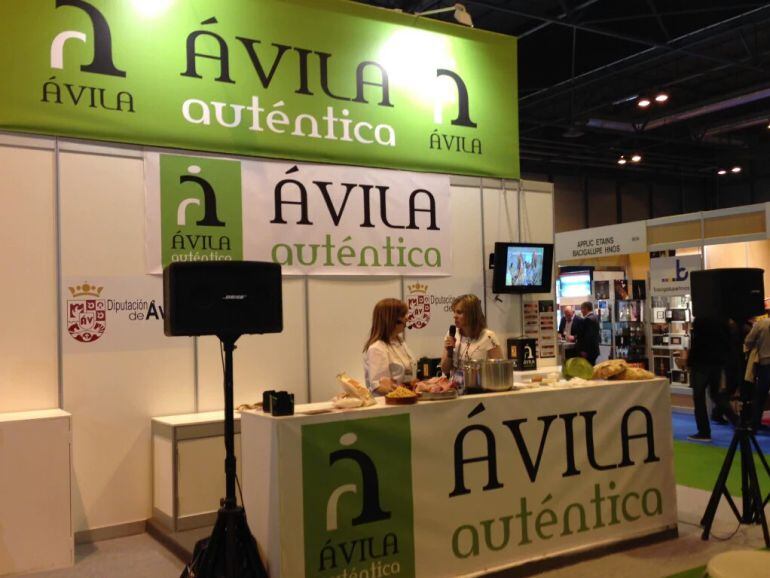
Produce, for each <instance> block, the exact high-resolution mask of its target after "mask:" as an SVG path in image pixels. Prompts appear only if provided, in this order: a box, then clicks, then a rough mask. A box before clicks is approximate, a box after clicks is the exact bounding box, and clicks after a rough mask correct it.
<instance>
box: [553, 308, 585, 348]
mask: <svg viewBox="0 0 770 578" xmlns="http://www.w3.org/2000/svg"><path fill="white" fill-rule="evenodd" d="M561 313H562V315H561V321H559V336H560V337H561V338H562V339H563V340H564V341H567V342H569V343H572V342H574V341H575V336H576V335H577V334H578V331H579V328H580V323H581V322H582V321H583V319H582V318H581V317H576V316H575V310H574V309H572V305H565V306H564V308H563V309H562V311H561Z"/></svg>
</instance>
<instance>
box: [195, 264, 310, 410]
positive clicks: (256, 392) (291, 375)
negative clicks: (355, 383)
mask: <svg viewBox="0 0 770 578" xmlns="http://www.w3.org/2000/svg"><path fill="white" fill-rule="evenodd" d="M305 333H306V331H305V279H304V278H301V277H284V279H283V332H281V333H276V334H265V335H244V336H242V337H241V338H240V339H239V340H238V341H237V342H236V346H237V348H236V350H235V351H234V352H233V369H234V375H233V384H234V399H235V406H236V407H237V406H238V405H240V404H242V403H255V402H257V401H262V392H263V391H266V390H268V389H275V390H286V391H289V392H291V393H293V394H294V401H295V403H307V402H308V401H309V400H308V399H307V391H308V388H307V364H306V362H305V360H306V358H307V356H306V343H307V338H306V335H305ZM222 384H223V374H222V358H221V355H220V349H219V340H218V339H217V338H216V337H208V336H207V337H201V338H199V339H198V391H199V396H200V397H199V400H198V410H199V411H211V410H215V409H222V408H223V407H224V397H223V390H222Z"/></svg>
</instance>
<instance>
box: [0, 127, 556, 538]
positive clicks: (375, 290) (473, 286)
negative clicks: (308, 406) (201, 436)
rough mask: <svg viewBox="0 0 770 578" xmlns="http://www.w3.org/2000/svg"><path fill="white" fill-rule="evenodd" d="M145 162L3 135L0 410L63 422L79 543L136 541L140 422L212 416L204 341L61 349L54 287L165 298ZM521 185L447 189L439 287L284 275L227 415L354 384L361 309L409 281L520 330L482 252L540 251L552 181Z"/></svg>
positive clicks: (215, 391) (422, 350)
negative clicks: (67, 419) (153, 252)
mask: <svg viewBox="0 0 770 578" xmlns="http://www.w3.org/2000/svg"><path fill="white" fill-rule="evenodd" d="M142 155H143V149H142V148H141V147H130V146H125V147H123V146H112V145H99V144H91V143H83V142H73V141H69V140H61V139H54V138H45V137H32V136H30V137H24V136H17V135H11V134H0V195H2V199H3V206H4V210H3V211H1V212H0V239H2V241H3V244H4V246H5V247H6V250H5V251H4V252H3V253H2V255H1V256H0V263H1V264H2V271H3V279H4V282H3V283H2V284H0V300H2V302H3V303H4V305H5V330H4V331H3V332H2V333H0V351H2V352H3V363H2V364H0V412H9V411H26V410H35V409H48V408H56V407H61V408H63V409H65V410H66V411H68V412H70V413H71V414H72V428H73V431H72V439H73V442H72V443H73V447H72V464H73V472H72V509H73V512H72V514H73V525H74V531H75V532H76V533H80V536H81V538H82V537H93V538H98V537H103V536H106V535H108V534H109V535H116V534H120V533H131V532H135V531H138V530H137V529H138V528H141V527H143V526H142V523H143V521H144V520H146V519H148V518H149V517H150V516H151V509H152V471H151V468H152V458H151V434H150V418H151V417H153V416H160V415H169V414H181V413H190V412H196V411H209V410H215V409H221V408H222V406H223V398H222V367H221V359H220V352H219V345H218V341H217V340H216V339H215V338H212V337H204V338H173V339H175V340H179V341H176V342H174V346H173V347H156V346H154V345H153V344H151V343H150V344H147V345H145V344H143V343H141V342H137V343H134V344H132V346H131V347H128V348H123V349H120V350H115V351H93V352H86V353H69V352H67V351H66V348H65V347H64V346H63V339H64V338H65V337H66V338H67V339H69V336H68V335H67V333H66V332H67V328H66V327H64V325H65V324H64V322H63V319H64V316H63V313H62V311H61V308H62V307H63V305H62V302H63V301H64V300H65V295H64V292H63V291H62V295H61V296H60V295H59V292H58V290H57V288H58V286H59V285H60V284H61V285H62V289H63V290H66V287H65V285H66V284H67V282H68V281H69V280H71V279H82V281H83V282H85V281H88V280H89V279H91V280H94V279H104V278H108V279H111V280H114V283H115V284H116V285H119V284H120V283H126V282H128V281H130V280H137V279H139V280H140V281H142V282H144V283H149V284H151V285H153V287H156V289H155V290H156V291H157V295H158V296H159V297H160V296H162V289H161V288H162V280H161V278H160V277H152V278H148V277H147V276H146V274H145V270H146V267H145V232H144V227H145V220H144V216H145V214H144V203H145V196H144V165H143V156H142ZM518 187H519V184H518V183H513V182H510V181H508V182H502V181H500V180H495V179H479V178H466V177H453V178H452V189H451V214H452V238H453V249H452V250H453V270H454V274H453V275H452V276H451V277H443V278H422V279H419V280H416V279H414V278H404V277H289V278H285V279H284V283H283V300H284V303H283V311H284V331H283V333H280V334H274V335H264V336H256V335H249V336H244V337H242V338H241V339H240V340H239V341H238V344H237V345H238V348H237V350H236V352H235V375H234V382H235V403H236V405H237V404H239V403H251V402H254V401H257V400H259V399H261V392H262V391H264V390H265V389H286V390H288V391H291V392H293V393H294V394H295V399H296V401H297V402H298V403H302V402H306V401H321V400H324V399H328V398H329V397H331V396H332V395H333V394H334V393H335V392H336V390H337V385H336V383H335V375H336V374H337V373H339V372H340V371H347V372H349V373H350V374H351V375H353V376H355V377H359V378H360V377H362V376H363V368H362V359H361V348H362V345H363V342H364V340H365V338H366V337H367V335H368V330H369V325H370V321H371V311H372V307H373V305H374V304H375V303H376V302H377V301H378V300H379V299H381V298H383V297H402V298H404V297H406V296H407V295H408V293H409V291H410V288H409V287H410V285H412V284H413V283H415V282H416V281H419V282H421V283H423V284H425V285H427V286H429V287H430V291H431V292H432V293H435V294H442V295H449V296H452V295H454V296H456V295H459V294H462V293H466V292H473V293H476V294H478V295H480V296H481V295H483V296H484V302H485V306H486V311H487V318H488V324H489V326H490V328H491V329H493V330H494V331H496V332H498V334H499V335H500V337H501V338H503V339H504V338H506V337H508V336H512V335H519V334H520V333H521V327H522V320H521V297H518V296H510V295H508V296H502V297H501V301H499V302H498V301H495V299H494V295H492V294H491V272H490V271H488V269H487V263H488V257H489V254H490V253H491V252H492V251H493V247H494V243H495V241H536V242H552V240H553V234H554V219H553V187H552V185H550V184H548V183H535V182H526V181H525V182H523V183H521V192H519V190H518ZM519 205H520V206H519ZM148 279H149V280H148ZM127 280H128V281H127ZM541 297H542V298H550V299H552V298H553V296H552V295H545V296H541ZM451 322H452V321H451V313H450V312H449V311H445V310H444V308H443V307H437V308H434V314H433V318H432V320H431V325H429V327H428V328H426V329H425V330H421V331H410V332H408V334H407V340H408V342H409V344H410V347H411V348H412V350H413V351H414V353H415V354H416V355H417V356H418V357H419V356H422V355H427V356H430V357H434V356H438V355H440V353H441V342H442V336H443V334H444V332H445V331H446V328H447V326H448V325H449V324H450V323H451ZM158 326H159V327H160V324H158ZM169 339H171V338H169Z"/></svg>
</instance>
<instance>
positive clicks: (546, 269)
mask: <svg viewBox="0 0 770 578" xmlns="http://www.w3.org/2000/svg"><path fill="white" fill-rule="evenodd" d="M552 270H553V245H552V244H550V245H548V244H541V243H495V270H494V275H493V276H492V291H493V292H494V293H550V292H551V271H552Z"/></svg>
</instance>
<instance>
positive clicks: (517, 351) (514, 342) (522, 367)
mask: <svg viewBox="0 0 770 578" xmlns="http://www.w3.org/2000/svg"><path fill="white" fill-rule="evenodd" d="M508 359H512V360H513V370H514V371H529V370H530V369H537V339H531V338H522V337H512V338H510V339H508Z"/></svg>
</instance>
